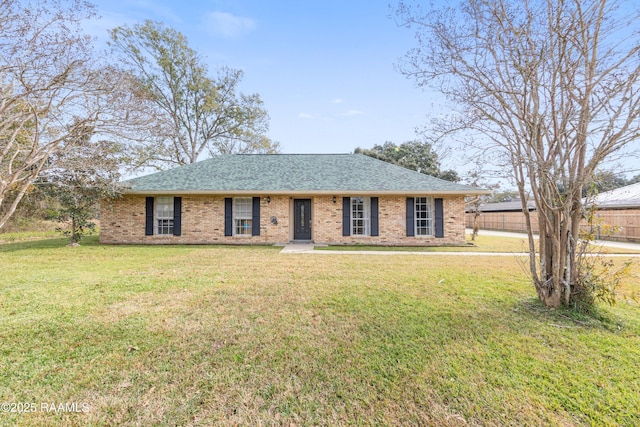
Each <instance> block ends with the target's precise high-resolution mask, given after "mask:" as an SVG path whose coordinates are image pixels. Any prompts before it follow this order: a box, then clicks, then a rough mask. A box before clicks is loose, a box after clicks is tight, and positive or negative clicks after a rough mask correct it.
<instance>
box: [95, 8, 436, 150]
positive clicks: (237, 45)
mask: <svg viewBox="0 0 640 427" xmlns="http://www.w3.org/2000/svg"><path fill="white" fill-rule="evenodd" d="M93 3H95V4H96V5H97V6H98V13H99V15H101V19H100V20H99V21H97V22H95V23H93V24H92V28H91V29H90V31H91V33H92V34H94V35H96V36H97V37H98V39H99V40H100V41H101V42H104V41H106V40H107V39H108V36H107V29H110V28H113V27H115V26H119V25H123V24H125V23H126V24H129V25H131V24H134V23H136V22H142V21H144V20H145V19H153V20H158V21H162V22H164V23H165V24H166V25H168V26H171V27H173V28H175V29H177V30H178V31H180V32H181V33H183V34H184V35H185V36H186V37H187V39H188V40H189V43H190V45H191V47H192V48H194V49H195V50H196V51H198V52H199V53H200V54H202V55H203V56H204V58H205V60H206V62H207V63H208V64H209V66H210V68H211V69H214V68H215V67H217V66H229V67H232V68H237V69H242V70H243V71H244V73H245V75H244V79H243V83H242V86H241V87H242V91H243V92H245V93H258V94H260V96H261V98H262V100H263V101H264V103H265V107H266V109H267V110H268V111H269V115H270V117H271V120H270V132H269V135H268V136H269V137H270V138H272V139H273V140H276V141H279V142H280V144H281V147H282V152H284V153H347V152H352V151H353V150H354V149H355V148H356V147H363V148H370V147H372V146H373V145H374V144H382V143H384V142H385V141H393V142H395V143H398V144H399V143H402V142H404V141H408V140H411V139H415V138H416V134H415V131H414V130H415V128H416V127H417V126H420V125H422V124H423V123H425V121H426V120H427V118H426V116H427V114H428V113H430V112H431V111H433V110H434V109H437V106H435V105H434V104H433V102H432V101H430V97H429V95H428V94H427V93H425V92H423V91H422V90H421V89H418V88H416V87H415V85H414V83H413V82H412V81H410V80H408V79H406V78H405V77H404V76H403V75H402V74H400V73H399V72H398V71H397V70H396V69H395V64H397V62H398V59H399V58H400V57H402V56H403V55H404V53H405V52H406V51H407V50H409V49H410V48H411V47H413V45H414V40H413V33H412V31H410V30H408V29H405V28H402V27H399V26H398V25H397V24H396V22H395V21H394V20H393V19H392V18H391V17H390V14H391V10H390V9H389V3H388V1H387V0H369V1H361V0H357V1H354V0H349V1H344V0H339V1H338V0H323V1H299V0H297V1H264V0H263V1H258V0H235V1H225V0H222V1H217V0H210V1H182V2H171V1H150V0H142V1H130V0H129V1H121V0H100V1H97V2H95V1H94V2H93Z"/></svg>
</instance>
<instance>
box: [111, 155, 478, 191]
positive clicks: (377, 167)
mask: <svg viewBox="0 0 640 427" xmlns="http://www.w3.org/2000/svg"><path fill="white" fill-rule="evenodd" d="M123 185H124V186H125V187H126V188H127V190H125V192H127V193H138V194H161V193H166V194H168V193H173V194H178V193H192V194H240V193H251V194H303V193H304V194H314V193H315V194H318V193H320V194H322V193H324V194H329V193H331V194H336V193H343V194H344V193H349V194H357V193H374V192H375V193H381V194H382V193H388V194H391V193H395V194H411V193H419V194H465V195H467V194H468V195H471V194H485V193H487V192H486V191H484V190H480V189H477V188H475V187H470V186H467V185H462V184H456V183H453V182H449V181H444V180H441V179H438V178H434V177H432V176H429V175H425V174H422V173H418V172H415V171H412V170H409V169H405V168H403V167H400V166H396V165H392V164H390V163H386V162H383V161H380V160H377V159H374V158H371V157H368V156H364V155H362V154H230V155H220V156H215V157H213V158H210V159H207V160H203V161H200V162H197V163H194V164H191V165H186V166H181V167H177V168H175V169H171V170H167V171H162V172H157V173H154V174H151V175H146V176H142V177H139V178H134V179H131V180H129V181H125V182H124V183H123Z"/></svg>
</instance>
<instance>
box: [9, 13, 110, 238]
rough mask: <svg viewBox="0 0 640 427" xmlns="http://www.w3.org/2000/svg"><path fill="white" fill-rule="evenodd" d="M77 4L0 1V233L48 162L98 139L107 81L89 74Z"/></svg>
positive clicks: (96, 72) (103, 74)
mask: <svg viewBox="0 0 640 427" xmlns="http://www.w3.org/2000/svg"><path fill="white" fill-rule="evenodd" d="M93 15H94V10H93V6H91V5H89V4H88V3H86V2H84V1H81V0H70V1H53V0H52V1H49V0H39V1H33V2H29V1H23V2H20V1H15V0H0V228H2V227H3V226H4V224H5V223H6V222H7V220H8V219H9V218H10V217H11V215H12V214H13V213H14V212H15V210H16V207H17V206H18V204H19V203H20V201H21V200H22V198H23V196H24V195H25V193H26V192H27V191H28V190H29V188H30V187H31V185H32V184H33V182H34V181H35V180H36V179H37V177H38V176H39V175H40V174H41V172H42V171H43V169H44V168H46V167H48V166H49V163H50V162H51V159H52V156H54V155H55V154H57V153H61V152H63V151H65V150H66V149H68V148H69V147H72V146H75V145H77V144H79V143H81V142H82V141H83V140H85V139H86V138H87V137H88V135H89V134H90V133H95V132H98V130H99V129H101V128H102V127H103V124H104V120H105V119H106V117H108V116H109V113H108V111H107V110H108V107H106V105H107V104H106V103H105V101H106V99H107V98H108V97H109V94H110V93H111V92H112V90H113V88H112V87H111V85H112V84H113V80H112V79H113V77H110V76H109V73H108V72H107V71H106V70H104V69H101V68H98V67H94V64H93V53H92V49H91V47H92V46H91V39H90V38H89V37H88V36H87V35H85V34H84V33H83V32H82V29H81V25H80V24H81V22H82V21H83V20H85V19H89V18H91V17H93Z"/></svg>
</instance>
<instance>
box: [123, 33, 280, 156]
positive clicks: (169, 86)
mask: <svg viewBox="0 0 640 427" xmlns="http://www.w3.org/2000/svg"><path fill="white" fill-rule="evenodd" d="M111 38H112V42H111V45H112V47H113V48H114V49H115V51H116V52H118V53H119V54H121V57H122V60H123V62H124V64H126V66H128V67H129V69H130V71H131V73H132V75H134V76H135V79H134V80H133V81H132V93H134V94H135V95H136V98H137V100H136V102H135V105H139V106H140V110H139V112H142V113H143V114H144V115H146V117H147V118H148V124H147V126H146V129H145V130H146V131H147V134H148V137H147V138H140V139H141V140H146V142H145V143H142V145H141V146H139V150H138V153H139V154H141V155H142V157H143V159H142V160H143V163H147V164H155V165H159V164H160V165H161V164H167V163H169V164H180V165H182V164H188V163H194V162H196V161H197V160H198V158H199V157H200V156H201V155H202V154H203V153H204V152H206V153H208V154H211V155H214V154H221V153H253V152H259V153H272V152H277V151H278V149H279V147H278V144H277V143H274V142H273V141H271V140H269V139H268V138H267V137H266V136H265V133H266V132H267V130H268V121H269V116H268V114H267V111H266V110H265V109H264V107H263V102H262V100H261V99H260V96H259V95H257V94H251V95H245V94H243V93H241V92H239V90H238V86H239V84H240V81H241V80H242V75H243V73H242V71H239V70H233V69H230V68H225V67H223V68H220V69H219V70H218V75H217V77H216V78H211V77H209V76H208V75H207V73H208V70H207V66H206V64H204V63H203V61H202V60H201V58H200V57H199V55H198V54H197V52H196V51H194V50H193V49H191V48H190V47H189V45H188V43H187V39H186V38H185V37H184V36H183V35H182V34H181V33H180V32H178V31H176V30H174V29H172V28H168V27H165V26H164V24H162V23H159V22H154V21H146V22H145V23H144V24H142V25H140V24H137V25H134V26H133V27H129V26H122V27H117V28H115V29H113V30H111ZM133 107H134V105H131V106H130V108H133Z"/></svg>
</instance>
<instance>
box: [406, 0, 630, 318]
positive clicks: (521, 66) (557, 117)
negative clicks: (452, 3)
mask: <svg viewBox="0 0 640 427" xmlns="http://www.w3.org/2000/svg"><path fill="white" fill-rule="evenodd" d="M619 6H620V3H619V2H616V1H607V0H562V1H557V0H547V1H538V0H535V1H534V0H519V1H515V0H513V1H510V0H470V1H466V2H461V3H460V5H459V6H457V7H444V8H441V9H430V10H428V11H424V10H423V9H421V7H420V6H419V5H418V6H415V5H413V4H410V0H408V1H403V0H401V1H400V3H399V7H398V9H397V14H398V16H399V18H400V19H403V20H404V22H405V23H406V25H408V26H414V28H416V29H417V42H418V46H417V47H416V48H415V49H413V50H412V51H411V52H409V53H408V54H407V56H406V60H405V61H404V62H403V64H402V69H403V72H404V73H405V74H406V75H407V76H408V77H410V78H413V79H415V80H416V81H417V82H418V84H420V85H432V86H434V87H436V88H438V89H439V90H440V91H441V92H442V93H443V94H444V95H446V96H447V97H448V98H449V99H450V100H452V101H454V102H455V103H456V104H457V105H459V106H460V107H461V108H462V111H461V114H459V115H457V116H456V117H457V118H456V117H454V118H453V119H452V120H451V122H449V123H440V124H439V126H440V128H439V129H438V130H440V131H443V132H454V131H457V130H463V131H467V132H468V133H470V134H472V135H474V137H476V143H480V144H481V145H482V147H481V148H482V149H483V150H485V151H488V150H490V149H495V150H497V151H498V152H500V153H502V155H503V157H504V159H505V160H506V161H507V162H508V164H509V165H510V166H511V172H512V174H513V178H514V180H515V182H516V184H517V187H518V190H519V192H520V194H521V199H522V201H523V211H524V212H525V215H526V221H527V229H528V234H529V251H530V260H529V270H530V273H531V277H532V282H533V284H534V286H535V289H536V291H537V294H538V297H539V299H540V300H541V301H542V302H543V303H544V304H545V305H547V306H549V307H559V306H562V305H573V304H574V303H575V302H576V300H575V298H579V297H580V295H581V294H582V293H583V290H584V289H585V288H586V286H585V283H584V282H581V280H582V278H584V277H585V274H583V273H584V272H581V271H580V270H579V268H580V265H581V262H580V261H581V256H583V253H584V251H582V250H581V247H580V245H581V240H580V234H579V227H580V221H581V219H582V218H583V217H584V211H585V210H584V207H583V203H582V194H583V188H584V187H585V185H587V184H588V183H589V181H590V180H591V179H592V177H593V176H594V174H595V173H596V171H597V169H598V166H599V165H600V164H601V163H602V162H603V161H604V160H605V159H611V158H612V156H614V155H616V154H619V153H624V150H625V148H626V149H627V150H629V149H632V146H631V145H630V143H632V142H633V141H637V140H638V137H639V136H640V96H639V94H640V90H639V89H640V88H639V87H638V86H639V84H638V79H639V77H640V60H639V53H640V35H639V34H638V32H637V31H636V30H637V28H638V25H639V21H638V13H637V11H635V10H632V8H633V5H632V4H631V3H630V2H629V3H627V4H626V6H627V7H626V9H619V8H618V7H619ZM478 135H482V137H483V138H478V137H477V136H478ZM635 154H638V153H637V146H636V151H635ZM527 190H530V191H531V193H532V198H533V200H534V201H535V204H536V208H537V211H538V214H539V215H538V217H539V229H540V230H541V232H540V256H539V258H538V257H536V254H535V241H534V236H533V232H532V227H531V218H530V217H529V215H528V210H527V209H525V206H524V204H525V203H526V197H525V195H526V192H527Z"/></svg>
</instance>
